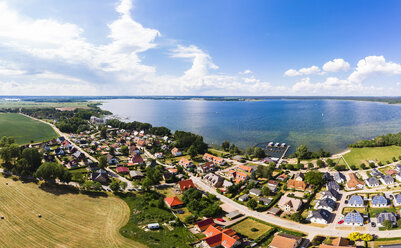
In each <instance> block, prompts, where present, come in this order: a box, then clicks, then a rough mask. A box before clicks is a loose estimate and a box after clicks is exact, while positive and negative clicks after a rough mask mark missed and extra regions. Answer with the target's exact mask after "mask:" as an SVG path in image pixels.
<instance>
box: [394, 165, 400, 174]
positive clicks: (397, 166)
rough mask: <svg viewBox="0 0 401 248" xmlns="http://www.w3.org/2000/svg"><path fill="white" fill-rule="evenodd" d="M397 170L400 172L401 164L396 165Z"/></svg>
mask: <svg viewBox="0 0 401 248" xmlns="http://www.w3.org/2000/svg"><path fill="white" fill-rule="evenodd" d="M395 170H396V171H398V172H401V164H397V165H396V166H395Z"/></svg>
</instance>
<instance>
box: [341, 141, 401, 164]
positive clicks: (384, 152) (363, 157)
mask: <svg viewBox="0 0 401 248" xmlns="http://www.w3.org/2000/svg"><path fill="white" fill-rule="evenodd" d="M400 155H401V147H399V146H385V147H365V148H351V152H349V153H347V154H345V155H344V158H345V160H347V162H348V164H349V165H350V166H351V165H355V166H357V167H359V166H360V165H361V164H362V163H365V164H366V165H368V162H367V161H369V160H373V161H376V162H377V163H378V162H382V163H383V164H386V161H391V162H392V158H393V157H396V158H398V156H400Z"/></svg>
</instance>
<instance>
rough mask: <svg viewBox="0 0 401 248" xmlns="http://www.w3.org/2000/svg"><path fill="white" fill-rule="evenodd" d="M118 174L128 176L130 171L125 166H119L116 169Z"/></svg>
mask: <svg viewBox="0 0 401 248" xmlns="http://www.w3.org/2000/svg"><path fill="white" fill-rule="evenodd" d="M116 171H117V173H119V174H128V173H129V169H128V168H127V167H125V166H119V167H117V168H116Z"/></svg>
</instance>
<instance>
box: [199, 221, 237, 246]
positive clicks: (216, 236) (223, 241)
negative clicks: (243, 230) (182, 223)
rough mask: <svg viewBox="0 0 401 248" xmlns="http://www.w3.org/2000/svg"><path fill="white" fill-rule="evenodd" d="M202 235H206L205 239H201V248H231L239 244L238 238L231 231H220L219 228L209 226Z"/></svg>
mask: <svg viewBox="0 0 401 248" xmlns="http://www.w3.org/2000/svg"><path fill="white" fill-rule="evenodd" d="M203 234H205V235H206V237H205V238H203V239H202V244H203V247H210V248H214V247H216V248H217V247H224V248H232V247H236V246H239V245H240V244H241V241H240V238H239V237H238V235H237V233H236V232H235V231H234V230H232V229H222V228H221V227H217V226H213V225H209V227H208V228H207V229H206V230H205V231H204V232H203Z"/></svg>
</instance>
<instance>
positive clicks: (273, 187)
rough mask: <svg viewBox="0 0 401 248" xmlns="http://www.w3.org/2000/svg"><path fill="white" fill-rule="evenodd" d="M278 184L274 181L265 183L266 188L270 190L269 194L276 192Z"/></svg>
mask: <svg viewBox="0 0 401 248" xmlns="http://www.w3.org/2000/svg"><path fill="white" fill-rule="evenodd" d="M278 186H279V182H278V181H274V180H269V181H268V182H267V187H268V188H269V189H270V191H271V192H276V191H277V190H278Z"/></svg>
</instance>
